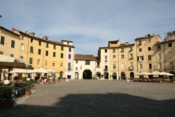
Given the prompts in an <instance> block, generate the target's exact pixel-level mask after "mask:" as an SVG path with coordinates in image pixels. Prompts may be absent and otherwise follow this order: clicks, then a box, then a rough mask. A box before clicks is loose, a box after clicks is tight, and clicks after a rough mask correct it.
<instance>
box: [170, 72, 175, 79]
mask: <svg viewBox="0 0 175 117" xmlns="http://www.w3.org/2000/svg"><path fill="white" fill-rule="evenodd" d="M170 74H173V75H174V76H175V73H174V71H170ZM174 76H169V78H170V79H172V78H173V77H174Z"/></svg>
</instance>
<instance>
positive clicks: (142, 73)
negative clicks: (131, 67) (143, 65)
mask: <svg viewBox="0 0 175 117" xmlns="http://www.w3.org/2000/svg"><path fill="white" fill-rule="evenodd" d="M137 75H139V76H140V75H152V73H148V72H140V73H138V74H137Z"/></svg>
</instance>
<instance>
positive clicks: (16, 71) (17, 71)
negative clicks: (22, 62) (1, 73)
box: [10, 69, 34, 73]
mask: <svg viewBox="0 0 175 117" xmlns="http://www.w3.org/2000/svg"><path fill="white" fill-rule="evenodd" d="M33 71H34V70H29V69H14V70H13V71H10V73H33Z"/></svg>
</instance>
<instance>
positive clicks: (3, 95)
mask: <svg viewBox="0 0 175 117" xmlns="http://www.w3.org/2000/svg"><path fill="white" fill-rule="evenodd" d="M13 91H14V90H13V87H12V86H10V85H0V102H10V101H12V93H13Z"/></svg>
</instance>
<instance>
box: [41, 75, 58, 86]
mask: <svg viewBox="0 0 175 117" xmlns="http://www.w3.org/2000/svg"><path fill="white" fill-rule="evenodd" d="M47 81H48V79H47V76H43V77H41V84H56V78H55V77H52V78H51V79H49V82H47Z"/></svg>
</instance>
